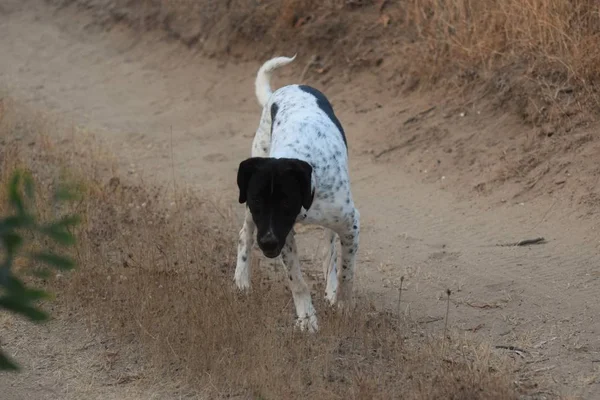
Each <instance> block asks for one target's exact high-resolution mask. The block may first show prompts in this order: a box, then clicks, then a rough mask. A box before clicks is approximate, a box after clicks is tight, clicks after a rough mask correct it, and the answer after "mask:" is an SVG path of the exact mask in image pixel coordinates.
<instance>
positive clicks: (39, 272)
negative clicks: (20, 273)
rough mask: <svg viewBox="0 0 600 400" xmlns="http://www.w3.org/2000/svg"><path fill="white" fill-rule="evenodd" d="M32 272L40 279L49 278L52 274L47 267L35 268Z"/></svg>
mask: <svg viewBox="0 0 600 400" xmlns="http://www.w3.org/2000/svg"><path fill="white" fill-rule="evenodd" d="M31 274H32V275H33V276H35V277H36V278H40V279H49V278H50V277H51V276H52V273H51V272H50V271H49V270H48V269H46V268H42V269H34V270H33V271H31Z"/></svg>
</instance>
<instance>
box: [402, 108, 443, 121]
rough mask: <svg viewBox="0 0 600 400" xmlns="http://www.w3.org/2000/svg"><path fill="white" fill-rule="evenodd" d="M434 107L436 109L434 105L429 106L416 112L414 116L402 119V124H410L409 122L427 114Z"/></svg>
mask: <svg viewBox="0 0 600 400" xmlns="http://www.w3.org/2000/svg"><path fill="white" fill-rule="evenodd" d="M435 109H436V106H433V107H430V108H428V109H427V110H425V111H421V112H420V113H418V114H417V115H414V116H412V117H410V118H409V119H407V120H406V121H404V125H408V124H410V123H411V122H416V121H418V120H419V119H420V118H421V117H423V116H425V115H427V114H429V113H430V112H432V111H433V110H435Z"/></svg>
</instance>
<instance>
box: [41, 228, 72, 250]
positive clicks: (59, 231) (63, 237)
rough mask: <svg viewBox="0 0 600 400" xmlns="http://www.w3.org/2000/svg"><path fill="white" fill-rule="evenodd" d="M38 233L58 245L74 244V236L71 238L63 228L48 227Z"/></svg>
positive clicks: (69, 233)
mask: <svg viewBox="0 0 600 400" xmlns="http://www.w3.org/2000/svg"><path fill="white" fill-rule="evenodd" d="M40 231H41V232H42V233H44V234H45V235H47V236H49V237H50V238H51V239H52V240H54V241H55V242H57V243H59V244H62V245H65V246H70V245H73V244H75V236H73V234H71V232H69V231H67V230H65V228H64V227H62V226H60V225H56V224H52V225H48V226H46V227H44V228H42V229H40Z"/></svg>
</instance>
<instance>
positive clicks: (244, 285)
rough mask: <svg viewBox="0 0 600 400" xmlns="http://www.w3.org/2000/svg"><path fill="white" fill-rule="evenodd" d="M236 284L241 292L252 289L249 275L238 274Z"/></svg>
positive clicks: (235, 279)
mask: <svg viewBox="0 0 600 400" xmlns="http://www.w3.org/2000/svg"><path fill="white" fill-rule="evenodd" d="M234 281H235V286H236V287H237V289H238V290H239V291H240V292H247V291H249V290H250V279H249V278H248V276H243V275H239V276H238V275H237V274H236V276H235V278H234Z"/></svg>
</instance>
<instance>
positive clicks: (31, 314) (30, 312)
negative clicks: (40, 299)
mask: <svg viewBox="0 0 600 400" xmlns="http://www.w3.org/2000/svg"><path fill="white" fill-rule="evenodd" d="M0 308H4V309H6V310H8V311H12V312H14V313H15V314H21V315H23V316H25V317H27V318H29V319H30V320H31V321H34V322H40V321H45V320H47V319H48V314H46V313H45V312H43V311H40V310H38V309H37V308H35V307H33V306H31V305H29V304H27V303H26V302H23V301H21V299H17V298H15V297H13V296H3V297H0Z"/></svg>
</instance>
